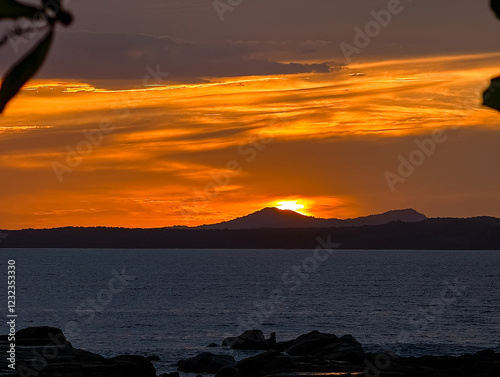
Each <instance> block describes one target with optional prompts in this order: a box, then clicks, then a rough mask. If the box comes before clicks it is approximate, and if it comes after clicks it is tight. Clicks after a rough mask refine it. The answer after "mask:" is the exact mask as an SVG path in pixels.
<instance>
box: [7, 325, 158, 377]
mask: <svg viewBox="0 0 500 377" xmlns="http://www.w3.org/2000/svg"><path fill="white" fill-rule="evenodd" d="M15 338H16V339H15V345H16V347H15V369H12V368H10V367H9V364H10V361H9V360H8V359H9V358H10V352H11V349H10V344H11V342H10V341H9V339H8V337H7V336H6V335H3V336H0V353H1V354H2V357H1V358H0V376H12V377H14V376H20V377H27V376H39V377H49V376H50V377H138V376H141V377H156V371H155V368H154V366H153V364H151V362H150V361H149V360H148V359H146V358H145V357H142V356H137V355H124V356H117V357H113V358H110V359H107V358H105V357H102V356H100V355H97V354H94V353H92V352H87V351H83V350H79V349H76V348H74V347H73V346H72V345H71V343H70V342H68V340H67V339H66V337H65V336H64V334H63V333H62V330H61V329H58V328H55V327H47V326H45V327H28V328H26V329H23V330H19V331H18V332H17V333H16V335H15Z"/></svg>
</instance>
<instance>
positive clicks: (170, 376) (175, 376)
mask: <svg viewBox="0 0 500 377" xmlns="http://www.w3.org/2000/svg"><path fill="white" fill-rule="evenodd" d="M179 376H180V374H179V372H172V373H163V374H162V375H161V376H160V377H179Z"/></svg>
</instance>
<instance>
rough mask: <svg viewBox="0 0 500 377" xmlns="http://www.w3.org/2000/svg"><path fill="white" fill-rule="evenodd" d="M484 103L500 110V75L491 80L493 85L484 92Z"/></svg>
mask: <svg viewBox="0 0 500 377" xmlns="http://www.w3.org/2000/svg"><path fill="white" fill-rule="evenodd" d="M483 105H485V106H488V107H491V108H492V109H495V110H498V111H500V77H496V78H494V79H492V80H491V85H490V86H489V88H488V89H486V91H485V92H484V94H483Z"/></svg>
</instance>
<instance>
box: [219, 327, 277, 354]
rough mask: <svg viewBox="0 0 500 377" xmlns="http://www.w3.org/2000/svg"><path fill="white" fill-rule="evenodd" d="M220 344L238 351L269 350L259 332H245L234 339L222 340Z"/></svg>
mask: <svg viewBox="0 0 500 377" xmlns="http://www.w3.org/2000/svg"><path fill="white" fill-rule="evenodd" d="M222 344H223V345H229V346H230V347H231V348H233V349H238V350H267V349H269V346H268V343H267V341H266V338H265V337H264V333H263V332H262V331H261V330H247V331H245V332H244V333H243V334H241V335H240V336H238V337H236V338H226V339H224V340H223V342H222Z"/></svg>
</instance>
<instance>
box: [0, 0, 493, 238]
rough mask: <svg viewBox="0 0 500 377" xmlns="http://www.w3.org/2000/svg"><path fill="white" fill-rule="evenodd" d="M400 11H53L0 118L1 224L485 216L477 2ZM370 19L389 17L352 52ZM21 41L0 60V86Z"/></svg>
mask: <svg viewBox="0 0 500 377" xmlns="http://www.w3.org/2000/svg"><path fill="white" fill-rule="evenodd" d="M221 1H222V3H226V4H227V3H228V1H227V0H221ZM233 3H238V2H237V1H236V2H233ZM397 3H398V1H397V0H390V1H387V0H386V1H378V0H371V1H366V0H332V1H329V0H307V1H306V0H243V1H242V2H241V4H240V5H236V6H231V11H229V10H228V11H227V12H225V13H221V10H220V9H219V12H217V11H216V9H215V8H214V5H213V2H212V0H143V1H131V0H106V1H102V0H101V1H96V0H87V1H77V0H71V1H68V2H67V8H68V9H70V10H71V11H72V12H73V13H74V16H75V22H74V23H73V24H72V25H71V26H70V27H69V28H67V29H62V28H58V30H57V32H58V33H57V34H58V35H57V36H56V40H55V43H54V46H53V48H52V50H51V52H50V57H49V59H48V60H47V62H46V63H45V65H44V67H43V68H42V70H41V71H40V72H39V74H38V75H37V77H36V78H35V79H34V80H32V81H31V82H30V83H29V84H28V86H27V87H25V89H24V90H23V91H22V92H21V94H20V95H19V96H18V97H17V98H16V99H15V100H13V101H12V102H11V103H10V104H9V105H8V107H7V109H6V111H5V112H4V114H3V115H1V116H0V177H1V186H0V204H1V207H0V228H2V229H20V228H30V227H31V228H47V227H58V226H124V227H162V226H171V225H190V226H194V225H200V224H204V223H214V222H219V221H225V220H229V219H231V218H234V217H237V216H243V215H246V214H248V213H250V212H253V211H256V210H259V209H261V208H263V207H266V206H277V205H279V203H280V202H291V204H292V205H294V206H295V208H296V209H297V210H299V211H300V212H301V213H305V214H308V215H313V216H317V217H337V218H348V217H357V216H362V215H369V214H372V213H379V212H385V211H388V210H392V209H403V208H410V207H411V208H414V209H416V210H418V211H420V212H422V213H424V214H425V215H427V216H429V217H444V216H457V217H469V216H479V215H488V216H497V217H500V200H499V199H500V169H499V162H500V148H499V145H500V127H499V123H500V114H499V113H498V112H495V111H493V110H490V109H487V108H484V107H482V106H481V99H482V98H481V97H482V92H483V91H484V90H485V88H487V87H488V85H489V80H490V79H491V78H492V77H495V76H499V75H500V43H499V40H500V22H498V21H497V20H496V19H495V18H494V15H493V14H492V13H491V11H490V10H489V8H488V5H489V1H486V0H484V1H478V0H440V1H431V0H425V1H413V2H412V1H410V0H402V1H401V2H400V3H399V4H397ZM391 4H392V5H391ZM396 5H397V7H396ZM391 6H392V7H393V8H391ZM388 9H393V10H396V11H395V12H394V13H390V12H389V10H388ZM380 12H382V13H380ZM375 14H377V15H379V16H377V17H381V16H380V15H382V14H383V15H387V14H390V15H391V16H390V19H387V18H385V19H383V20H384V22H386V25H385V26H380V24H378V25H379V32H378V33H375V34H376V35H374V36H373V37H368V38H369V41H367V43H366V46H363V47H362V48H358V47H356V45H355V36H356V34H357V30H360V29H361V30H365V27H366V26H367V25H371V27H372V29H371V31H372V34H373V33H374V32H373V30H375V31H377V29H373V27H375V26H374V25H375V24H374V22H376V21H374V20H376V18H377V17H375V16H374V15H375ZM4 28H5V25H4ZM355 28H359V29H355ZM369 30H370V29H369ZM358 39H359V38H358ZM35 41H36V38H34V39H33V40H31V41H27V43H23V42H21V41H14V42H13V43H10V44H6V45H5V46H3V47H1V48H0V54H1V61H0V70H1V72H2V73H4V72H5V71H6V69H7V67H8V66H9V64H11V63H12V62H13V61H15V60H16V59H18V58H19V57H20V54H21V52H19V50H20V51H25V50H26V49H27V48H28V47H29V46H30V44H32V43H34V42H35ZM346 44H349V45H351V46H353V47H355V48H356V50H357V52H356V53H353V54H352V55H351V56H350V57H348V58H347V59H346V56H344V54H343V49H342V48H341V46H344V48H345V46H346ZM16 51H17V53H16ZM426 148H427V149H426ZM402 161H407V162H408V164H404V163H402ZM410 161H414V163H413V165H416V166H412V162H410ZM401 164H404V165H405V167H404V168H401ZM401 169H403V170H402V171H403V173H405V174H401ZM394 177H399V178H394ZM394 179H396V180H394Z"/></svg>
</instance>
